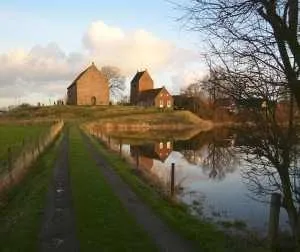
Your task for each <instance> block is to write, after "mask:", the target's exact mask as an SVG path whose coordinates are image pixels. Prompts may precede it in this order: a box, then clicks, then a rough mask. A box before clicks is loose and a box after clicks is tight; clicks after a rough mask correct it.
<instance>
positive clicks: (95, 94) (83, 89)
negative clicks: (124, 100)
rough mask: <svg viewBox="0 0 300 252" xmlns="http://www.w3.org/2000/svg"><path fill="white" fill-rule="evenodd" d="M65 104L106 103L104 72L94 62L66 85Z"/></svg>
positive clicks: (107, 89)
mask: <svg viewBox="0 0 300 252" xmlns="http://www.w3.org/2000/svg"><path fill="white" fill-rule="evenodd" d="M67 104H69V105H108V104H109V85H108V80H107V78H106V77H105V76H104V74H103V73H102V72H101V71H100V70H99V69H98V68H97V67H96V66H95V64H94V62H93V63H92V64H91V65H90V66H89V67H88V68H87V69H85V70H84V71H83V72H81V73H80V74H79V75H78V76H77V78H76V79H75V80H74V81H73V82H72V84H71V85H70V86H69V87H68V91H67Z"/></svg>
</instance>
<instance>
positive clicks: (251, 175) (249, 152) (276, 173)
mask: <svg viewBox="0 0 300 252" xmlns="http://www.w3.org/2000/svg"><path fill="white" fill-rule="evenodd" d="M154 135H155V134H154ZM160 136H161V137H160ZM98 137H101V138H102V140H104V141H105V142H106V143H107V144H108V145H109V146H110V148H112V149H114V150H116V151H118V152H119V153H120V155H122V156H123V157H126V158H127V159H128V160H129V161H130V162H131V163H132V164H133V165H134V166H135V167H136V168H137V169H142V170H143V171H145V172H147V173H148V174H151V176H152V178H153V179H155V180H158V181H160V183H162V184H163V185H164V186H165V188H169V187H170V173H171V164H172V163H174V164H175V185H176V188H177V190H176V197H177V198H178V200H180V201H182V202H184V203H186V204H187V205H188V206H189V207H190V208H191V210H192V212H193V214H195V215H197V216H199V217H201V218H207V219H209V220H211V221H214V222H217V223H220V222H234V221H239V223H243V225H244V224H245V225H246V227H247V229H248V230H252V231H255V232H256V233H257V234H259V235H261V236H265V235H266V233H267V231H268V222H269V212H270V199H271V195H272V193H280V194H281V195H282V199H283V200H282V206H281V207H280V220H279V223H280V224H279V229H280V232H287V233H291V232H292V228H291V226H292V225H293V224H291V220H292V221H293V216H292V214H293V211H294V210H296V209H297V208H298V207H299V189H300V187H299V176H300V170H299V169H298V166H297V160H298V158H297V153H299V152H298V145H296V144H295V143H294V144H291V141H288V140H287V139H285V140H286V141H285V142H286V143H287V145H284V141H283V140H282V139H281V140H280V139H279V140H280V141H279V140H278V137H277V138H276V139H277V140H278V141H279V142H278V141H274V134H270V136H269V135H268V134H252V135H251V137H249V136H248V135H247V132H237V131H233V130H228V129H222V130H221V129H218V130H215V131H211V132H206V133H203V132H202V133H198V134H194V135H192V136H189V137H180V133H176V134H174V135H173V136H170V134H164V133H163V132H159V133H157V134H156V137H155V139H156V140H153V139H152V140H151V139H147V138H146V137H145V138H143V140H142V141H141V140H136V139H132V138H130V137H128V136H122V134H117V135H114V134H111V135H104V134H101V136H100V134H98ZM294 139H295V137H294ZM286 150H288V151H286ZM287 152H288V153H287ZM287 156H288V158H286V157H287ZM286 159H287V160H288V162H286ZM281 160H283V161H284V165H285V166H282V165H281V164H282V163H280V161H281ZM288 213H289V214H288Z"/></svg>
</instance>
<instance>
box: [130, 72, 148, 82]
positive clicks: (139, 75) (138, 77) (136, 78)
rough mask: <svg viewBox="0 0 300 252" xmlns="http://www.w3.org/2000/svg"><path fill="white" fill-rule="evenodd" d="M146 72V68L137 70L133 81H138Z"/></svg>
mask: <svg viewBox="0 0 300 252" xmlns="http://www.w3.org/2000/svg"><path fill="white" fill-rule="evenodd" d="M145 72H146V70H145V71H141V72H137V73H136V74H135V76H134V77H133V79H132V81H131V82H138V81H139V80H140V78H141V77H142V76H143V74H144V73H145Z"/></svg>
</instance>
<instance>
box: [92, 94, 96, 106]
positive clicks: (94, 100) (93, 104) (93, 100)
mask: <svg viewBox="0 0 300 252" xmlns="http://www.w3.org/2000/svg"><path fill="white" fill-rule="evenodd" d="M96 102H97V100H96V97H95V96H92V98H91V103H92V106H95V105H96Z"/></svg>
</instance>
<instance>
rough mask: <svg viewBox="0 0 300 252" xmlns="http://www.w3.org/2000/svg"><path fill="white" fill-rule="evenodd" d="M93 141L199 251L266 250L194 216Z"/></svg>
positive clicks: (143, 197) (130, 182)
mask: <svg viewBox="0 0 300 252" xmlns="http://www.w3.org/2000/svg"><path fill="white" fill-rule="evenodd" d="M92 141H93V143H94V145H95V146H96V147H97V149H98V150H99V152H100V153H101V154H102V155H103V156H104V157H105V158H106V159H107V161H108V162H109V164H110V165H111V166H112V167H113V168H114V169H115V170H116V172H117V173H118V174H119V175H120V176H121V177H122V178H123V179H124V181H126V182H127V183H128V184H129V185H130V186H131V187H132V189H133V190H134V191H135V192H136V193H137V194H138V195H139V196H140V197H141V198H142V199H143V200H144V201H145V202H146V203H147V204H148V205H150V206H151V207H152V208H153V210H154V211H155V212H156V213H157V214H158V215H159V216H160V217H161V218H162V219H163V220H165V221H166V223H168V224H169V225H170V226H171V227H172V228H173V229H174V230H175V231H177V232H178V233H180V234H181V235H182V236H183V237H185V238H186V239H188V240H190V241H192V242H194V243H195V246H196V247H197V248H198V249H199V251H214V252H216V251H247V252H250V251H251V252H252V251H253V252H254V251H265V249H264V248H261V247H259V246H257V245H253V246H252V244H251V243H249V242H246V241H245V240H243V239H239V238H233V237H229V236H227V235H225V234H224V233H223V232H221V231H220V230H218V229H217V228H216V227H215V226H214V225H213V224H211V223H209V222H205V221H200V220H199V219H196V218H195V217H193V216H191V215H190V212H189V210H188V208H187V207H186V206H184V205H182V204H178V203H174V202H173V201H171V200H170V199H168V198H166V197H165V196H163V195H161V194H160V193H159V190H156V189H155V188H153V187H151V186H150V185H149V184H148V183H147V182H146V181H145V180H144V179H142V178H141V177H139V176H137V175H136V172H134V170H133V169H132V167H131V166H130V165H129V164H128V163H126V162H125V161H124V160H123V159H122V158H120V157H119V156H118V155H117V154H116V153H114V152H113V151H111V150H108V149H106V147H105V146H104V145H102V144H101V143H99V142H98V141H97V140H96V139H95V138H92Z"/></svg>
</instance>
